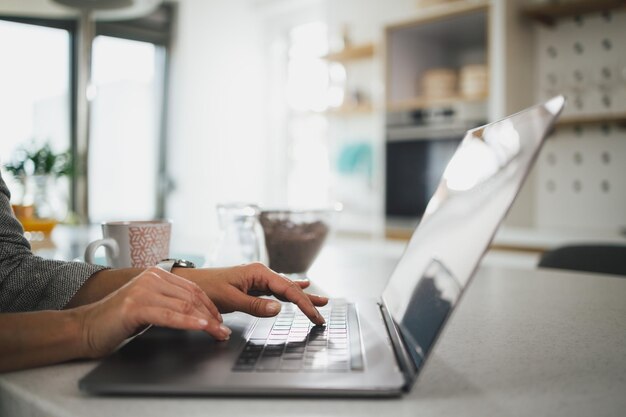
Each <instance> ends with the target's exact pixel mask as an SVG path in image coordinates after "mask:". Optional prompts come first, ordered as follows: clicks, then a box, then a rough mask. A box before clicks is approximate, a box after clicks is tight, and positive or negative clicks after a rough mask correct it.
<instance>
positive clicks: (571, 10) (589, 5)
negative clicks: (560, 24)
mask: <svg viewBox="0 0 626 417" xmlns="http://www.w3.org/2000/svg"><path fill="white" fill-rule="evenodd" d="M623 7H626V0H576V1H569V2H566V3H557V4H552V3H547V4H535V5H530V6H527V7H525V8H524V9H523V10H522V13H523V14H524V15H525V16H526V17H529V18H531V19H534V20H536V21H538V22H541V23H543V24H545V25H548V26H553V25H554V24H555V22H556V21H557V20H558V19H561V18H564V17H571V16H577V15H583V14H587V13H595V12H603V11H606V10H613V9H620V8H623Z"/></svg>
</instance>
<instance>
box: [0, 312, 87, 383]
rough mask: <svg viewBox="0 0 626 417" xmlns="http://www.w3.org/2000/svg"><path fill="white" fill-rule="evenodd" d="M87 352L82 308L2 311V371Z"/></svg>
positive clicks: (0, 338)
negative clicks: (30, 311) (82, 323)
mask: <svg viewBox="0 0 626 417" xmlns="http://www.w3.org/2000/svg"><path fill="white" fill-rule="evenodd" d="M84 356H86V354H85V348H84V345H83V338H82V326H81V315H80V312H78V311H76V310H66V311H38V312H32V313H15V314H0V372H5V371H10V370H15V369H23V368H30V367H34V366H41V365H49V364H53V363H58V362H64V361H67V360H70V359H76V358H81V357H84Z"/></svg>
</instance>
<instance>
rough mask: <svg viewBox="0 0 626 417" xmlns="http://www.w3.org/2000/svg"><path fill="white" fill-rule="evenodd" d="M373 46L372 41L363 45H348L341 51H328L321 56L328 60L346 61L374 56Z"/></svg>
mask: <svg viewBox="0 0 626 417" xmlns="http://www.w3.org/2000/svg"><path fill="white" fill-rule="evenodd" d="M374 51H375V47H374V44H373V43H368V44H365V45H358V46H349V47H347V48H345V49H344V50H342V51H339V52H334V53H330V54H328V55H326V56H324V57H323V58H324V59H326V60H328V61H336V62H347V61H356V60H358V59H365V58H371V57H373V56H374Z"/></svg>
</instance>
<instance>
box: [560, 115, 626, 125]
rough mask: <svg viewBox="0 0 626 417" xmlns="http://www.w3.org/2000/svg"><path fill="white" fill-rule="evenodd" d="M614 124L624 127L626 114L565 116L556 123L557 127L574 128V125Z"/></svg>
mask: <svg viewBox="0 0 626 417" xmlns="http://www.w3.org/2000/svg"><path fill="white" fill-rule="evenodd" d="M605 123H616V124H618V125H620V126H626V113H621V114H610V113H609V114H599V115H589V116H566V117H562V118H561V119H559V120H558V121H557V123H556V125H557V126H558V127H561V126H576V125H592V124H605Z"/></svg>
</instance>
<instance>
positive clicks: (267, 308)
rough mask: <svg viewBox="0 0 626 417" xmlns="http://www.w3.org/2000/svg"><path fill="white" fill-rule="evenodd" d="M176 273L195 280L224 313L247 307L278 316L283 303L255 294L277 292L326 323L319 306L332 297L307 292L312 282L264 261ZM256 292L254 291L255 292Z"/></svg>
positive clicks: (257, 313) (315, 320) (313, 318)
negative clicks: (298, 279)
mask: <svg viewBox="0 0 626 417" xmlns="http://www.w3.org/2000/svg"><path fill="white" fill-rule="evenodd" d="M174 273H176V274H180V275H181V276H183V277H185V278H187V279H189V280H192V281H194V282H195V283H197V284H198V285H199V286H200V288H202V289H203V290H204V291H205V292H206V294H207V295H208V296H209V298H210V299H211V300H213V301H214V302H215V304H216V305H217V307H218V308H219V310H220V311H221V312H222V313H229V312H231V311H243V312H245V313H248V314H252V315H254V316H259V317H269V316H275V315H276V314H278V312H279V311H280V307H281V306H280V303H278V302H276V301H273V300H268V299H265V298H259V297H256V296H255V295H275V296H276V297H277V298H279V299H280V300H283V301H291V302H292V303H294V304H296V305H297V306H298V307H299V308H300V310H302V312H303V313H304V314H306V315H307V317H308V318H309V319H310V320H311V321H312V322H313V323H315V324H324V318H323V317H322V316H321V314H320V313H319V312H318V311H317V309H316V308H315V307H316V306H318V307H319V306H323V305H326V304H327V303H328V299H327V298H325V297H320V296H317V295H311V294H305V293H304V291H302V289H303V288H306V287H307V286H308V283H295V282H294V281H291V280H289V279H288V278H286V277H285V276H284V275H281V274H277V273H275V272H274V271H272V270H271V269H269V268H268V267H266V266H265V265H263V264H260V263H253V264H248V265H241V266H235V267H230V268H214V269H187V268H175V269H174ZM251 294H254V295H251Z"/></svg>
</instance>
